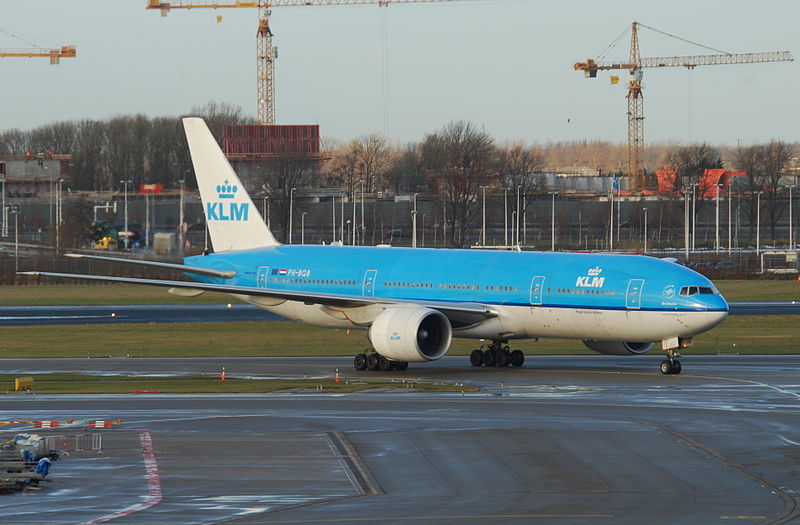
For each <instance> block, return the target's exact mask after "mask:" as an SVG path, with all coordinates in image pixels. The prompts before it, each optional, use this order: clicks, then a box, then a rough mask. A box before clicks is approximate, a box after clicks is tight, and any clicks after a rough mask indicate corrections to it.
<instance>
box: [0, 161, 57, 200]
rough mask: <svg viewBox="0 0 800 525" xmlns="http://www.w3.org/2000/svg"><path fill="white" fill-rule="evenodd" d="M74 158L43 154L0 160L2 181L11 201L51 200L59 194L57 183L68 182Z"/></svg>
mask: <svg viewBox="0 0 800 525" xmlns="http://www.w3.org/2000/svg"><path fill="white" fill-rule="evenodd" d="M71 161H72V155H57V154H49V153H40V154H37V155H26V156H24V157H0V181H5V194H6V197H10V198H30V197H43V196H48V195H49V194H50V193H51V192H53V193H55V192H57V191H58V186H57V185H58V181H59V180H62V181H64V182H67V181H69V178H70V176H69V165H70V162H71Z"/></svg>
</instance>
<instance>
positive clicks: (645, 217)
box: [642, 208, 647, 253]
mask: <svg viewBox="0 0 800 525" xmlns="http://www.w3.org/2000/svg"><path fill="white" fill-rule="evenodd" d="M642 209H643V210H644V232H643V233H644V235H642V237H643V238H644V250H642V253H647V208H642Z"/></svg>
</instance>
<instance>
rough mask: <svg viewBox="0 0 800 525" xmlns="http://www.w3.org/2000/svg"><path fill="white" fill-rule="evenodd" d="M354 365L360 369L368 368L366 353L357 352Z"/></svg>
mask: <svg viewBox="0 0 800 525" xmlns="http://www.w3.org/2000/svg"><path fill="white" fill-rule="evenodd" d="M353 367H354V368H355V369H356V370H358V371H362V370H366V369H367V356H365V355H364V354H356V356H355V357H354V358H353Z"/></svg>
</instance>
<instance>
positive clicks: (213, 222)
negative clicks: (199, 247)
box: [183, 117, 280, 252]
mask: <svg viewBox="0 0 800 525" xmlns="http://www.w3.org/2000/svg"><path fill="white" fill-rule="evenodd" d="M183 128H184V131H185V132H186V140H187V141H188V142H189V152H190V153H191V156H192V164H193V165H194V173H195V175H196V177H197V185H198V187H199V189H200V198H201V199H202V201H203V211H204V213H205V215H206V224H208V233H209V235H210V236H211V243H212V245H213V246H214V251H217V252H224V251H230V250H249V249H252V248H263V247H266V246H277V245H278V244H280V243H279V242H278V241H277V240H275V237H274V236H273V235H272V232H271V231H269V228H267V225H266V224H264V220H263V218H262V217H261V214H260V213H259V212H258V208H257V207H256V205H255V204H254V203H253V201H252V200H251V199H250V196H249V195H248V194H247V191H246V190H245V189H244V186H243V185H242V182H241V181H240V180H239V177H238V176H237V175H236V172H234V171H233V168H232V167H231V165H230V163H229V162H228V159H226V158H225V155H224V154H223V153H222V150H221V149H220V147H219V144H217V141H216V140H215V139H214V136H213V135H212V134H211V131H210V130H209V129H208V126H207V125H206V123H205V121H204V120H203V119H201V118H194V117H192V118H185V119H183Z"/></svg>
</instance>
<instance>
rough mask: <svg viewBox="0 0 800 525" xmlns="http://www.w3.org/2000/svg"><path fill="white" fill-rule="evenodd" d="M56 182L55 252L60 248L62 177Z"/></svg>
mask: <svg viewBox="0 0 800 525" xmlns="http://www.w3.org/2000/svg"><path fill="white" fill-rule="evenodd" d="M56 182H57V186H56V187H57V188H58V193H56V253H58V252H59V251H60V248H61V188H62V187H63V184H64V179H58V181H56Z"/></svg>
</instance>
